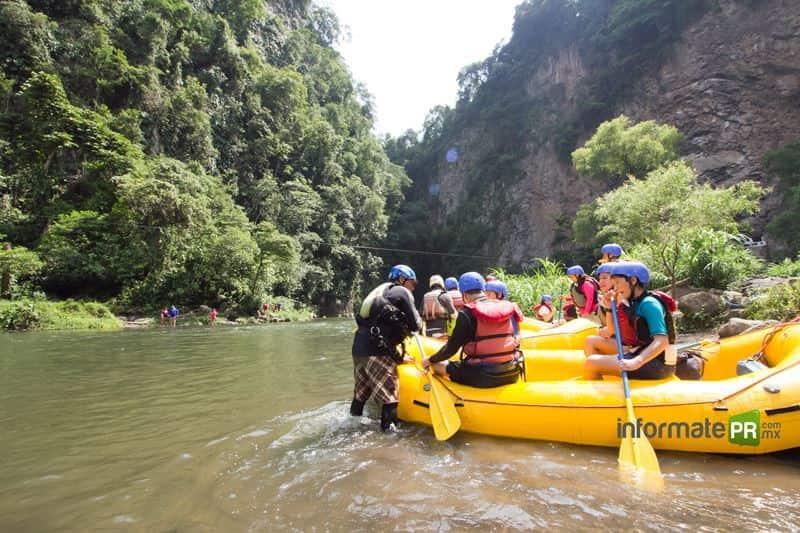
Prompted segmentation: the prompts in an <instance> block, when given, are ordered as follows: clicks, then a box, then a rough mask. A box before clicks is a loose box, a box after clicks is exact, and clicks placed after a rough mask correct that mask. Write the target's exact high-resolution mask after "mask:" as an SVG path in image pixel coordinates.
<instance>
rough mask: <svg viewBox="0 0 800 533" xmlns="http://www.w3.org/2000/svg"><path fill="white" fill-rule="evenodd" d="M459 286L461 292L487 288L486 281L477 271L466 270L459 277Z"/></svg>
mask: <svg viewBox="0 0 800 533" xmlns="http://www.w3.org/2000/svg"><path fill="white" fill-rule="evenodd" d="M458 288H459V289H461V292H470V291H482V290H483V289H485V288H486V282H485V281H484V279H483V276H481V275H480V274H478V273H477V272H465V273H463V274H461V277H460V278H458Z"/></svg>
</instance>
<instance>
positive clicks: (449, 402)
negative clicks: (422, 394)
mask: <svg viewBox="0 0 800 533" xmlns="http://www.w3.org/2000/svg"><path fill="white" fill-rule="evenodd" d="M428 381H429V383H430V386H431V395H430V402H431V405H430V412H431V424H432V425H433V434H434V435H436V438H437V439H438V440H447V439H449V438H450V437H452V436H453V435H455V433H456V431H458V430H459V428H460V427H461V417H460V416H458V412H457V411H456V406H455V404H454V403H453V397H452V396H451V395H450V392H449V391H448V390H447V389H446V388H445V387H444V385H442V383H441V382H440V381H439V379H438V378H436V377H435V376H434V375H433V372H429V373H428Z"/></svg>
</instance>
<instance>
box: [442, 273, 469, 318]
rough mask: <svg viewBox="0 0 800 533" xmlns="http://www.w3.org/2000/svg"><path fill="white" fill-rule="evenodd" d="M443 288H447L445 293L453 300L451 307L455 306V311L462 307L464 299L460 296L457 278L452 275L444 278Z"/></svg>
mask: <svg viewBox="0 0 800 533" xmlns="http://www.w3.org/2000/svg"><path fill="white" fill-rule="evenodd" d="M444 288H445V289H447V294H449V295H450V299H451V300H453V307H455V308H456V312H458V311H461V310H462V309H464V299H463V298H462V297H461V291H460V290H458V280H457V279H456V278H453V277H450V278H447V279H446V280H444Z"/></svg>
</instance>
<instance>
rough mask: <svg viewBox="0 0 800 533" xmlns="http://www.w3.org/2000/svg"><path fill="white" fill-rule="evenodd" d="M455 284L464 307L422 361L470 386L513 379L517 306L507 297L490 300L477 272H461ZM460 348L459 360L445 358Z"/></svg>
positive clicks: (517, 367) (517, 366)
mask: <svg viewBox="0 0 800 533" xmlns="http://www.w3.org/2000/svg"><path fill="white" fill-rule="evenodd" d="M458 286H459V287H460V288H461V293H462V294H463V295H464V309H463V310H461V311H460V312H459V313H458V318H457V319H456V326H455V328H454V329H453V334H452V335H451V336H450V338H449V339H448V340H447V344H445V345H444V346H442V348H441V349H440V350H439V351H438V352H436V353H435V354H433V355H432V356H430V357H429V358H425V359H423V361H422V366H423V367H424V368H428V367H431V366H432V367H433V370H434V372H436V374H438V375H440V376H448V377H449V378H450V380H451V381H453V382H456V383H463V384H464V385H469V386H472V387H480V388H490V387H499V386H501V385H508V384H511V383H516V381H517V379H519V375H520V363H519V356H520V352H519V339H518V338H517V336H516V335H515V333H514V327H513V323H512V321H513V320H517V321H521V320H522V313H520V312H519V308H518V307H517V306H516V305H515V304H513V303H511V302H509V301H507V300H490V299H489V298H487V297H486V293H485V292H484V290H485V289H486V282H485V281H484V279H483V276H481V275H480V274H478V273H477V272H467V273H465V274H462V275H461V277H460V278H459V280H458ZM459 350H462V359H461V361H447V359H449V358H450V357H452V356H453V355H455V354H456V353H458V351H459Z"/></svg>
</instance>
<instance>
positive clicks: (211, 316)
mask: <svg viewBox="0 0 800 533" xmlns="http://www.w3.org/2000/svg"><path fill="white" fill-rule="evenodd" d="M217 314H218V313H217V310H216V309H215V308H213V307H212V308H211V312H210V313H208V320H209V322H210V323H211V326H212V327H214V326H216V325H217Z"/></svg>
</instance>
